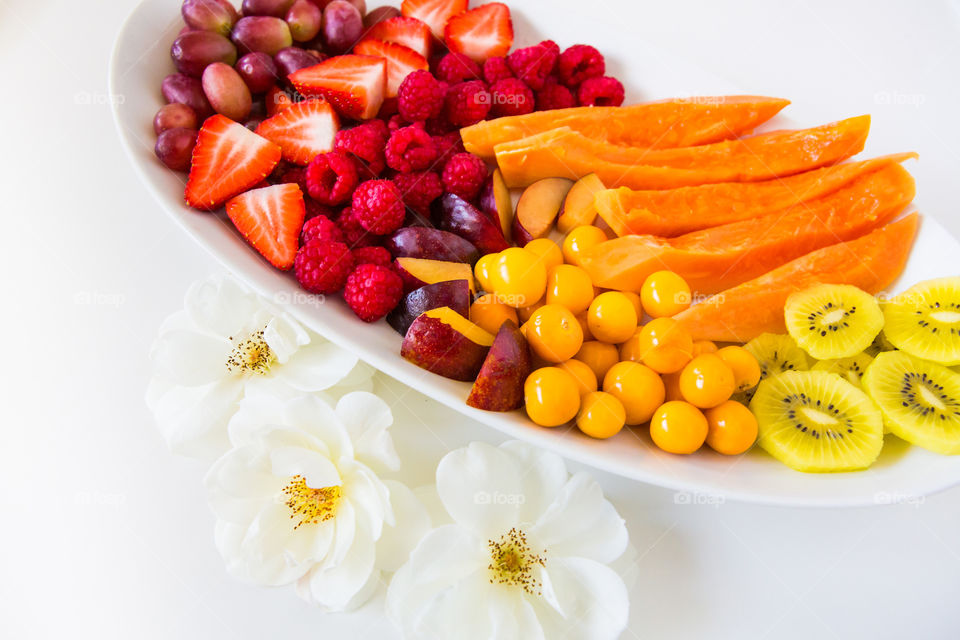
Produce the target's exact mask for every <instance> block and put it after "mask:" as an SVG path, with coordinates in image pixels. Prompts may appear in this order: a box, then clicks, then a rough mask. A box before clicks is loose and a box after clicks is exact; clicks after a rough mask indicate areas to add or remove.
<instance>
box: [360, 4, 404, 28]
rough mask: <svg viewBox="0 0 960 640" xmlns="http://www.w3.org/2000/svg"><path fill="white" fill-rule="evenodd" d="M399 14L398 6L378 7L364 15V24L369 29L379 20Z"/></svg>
mask: <svg viewBox="0 0 960 640" xmlns="http://www.w3.org/2000/svg"><path fill="white" fill-rule="evenodd" d="M399 15H400V9H397V8H396V7H386V6H385V7H377V8H376V9H371V10H370V13H368V14H367V15H365V16H363V26H364V28H365V29H369V28H370V27H372V26H373V25H375V24H377V23H378V22H383V21H384V20H389V19H390V18H396V17H397V16H399Z"/></svg>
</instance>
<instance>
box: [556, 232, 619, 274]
mask: <svg viewBox="0 0 960 640" xmlns="http://www.w3.org/2000/svg"><path fill="white" fill-rule="evenodd" d="M607 240H608V238H607V234H606V233H605V232H604V230H603V229H601V228H600V227H595V226H593V225H589V224H588V225H583V226H582V227H576V228H574V229H572V230H571V231H570V233H568V234H567V237H566V238H564V239H563V259H564V260H565V261H566V262H567V264H574V265H577V266H578V267H579V266H580V256H582V255H583V254H584V253H586V252H587V251H589V250H590V249H592V248H594V247H595V246H597V245H598V244H600V243H601V242H606V241H607Z"/></svg>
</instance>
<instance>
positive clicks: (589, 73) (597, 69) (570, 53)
mask: <svg viewBox="0 0 960 640" xmlns="http://www.w3.org/2000/svg"><path fill="white" fill-rule="evenodd" d="M604 71H606V63H605V62H604V60H603V56H602V55H600V52H599V51H597V50H596V49H594V48H593V47H591V46H590V45H588V44H575V45H573V46H572V47H569V48H568V49H567V50H566V51H564V52H563V53H561V54H560V61H559V62H558V63H557V74H558V75H559V76H560V82H562V83H563V84H565V85H566V86H568V87H571V88H572V87H576V86H578V85H579V84H580V83H582V82H583V81H584V80H587V79H588V78H599V77H600V76H602V75H603V72H604Z"/></svg>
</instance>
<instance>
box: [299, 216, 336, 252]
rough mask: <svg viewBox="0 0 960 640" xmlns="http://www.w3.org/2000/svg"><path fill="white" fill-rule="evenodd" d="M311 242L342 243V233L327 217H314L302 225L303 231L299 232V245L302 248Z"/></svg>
mask: <svg viewBox="0 0 960 640" xmlns="http://www.w3.org/2000/svg"><path fill="white" fill-rule="evenodd" d="M311 240H323V241H325V242H343V231H340V227H338V226H337V225H336V224H335V223H334V222H333V220H331V219H330V218H328V217H327V216H324V215H319V216H314V217H313V218H310V219H309V220H307V221H306V222H304V223H303V229H302V230H301V231H300V245H301V246H303V245H305V244H307V243H308V242H310V241H311Z"/></svg>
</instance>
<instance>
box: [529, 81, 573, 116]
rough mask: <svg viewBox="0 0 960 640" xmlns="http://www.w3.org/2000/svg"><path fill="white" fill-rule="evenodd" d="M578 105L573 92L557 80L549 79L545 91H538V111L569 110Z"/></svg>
mask: <svg viewBox="0 0 960 640" xmlns="http://www.w3.org/2000/svg"><path fill="white" fill-rule="evenodd" d="M576 104H577V99H576V98H575V97H574V96H573V92H572V91H570V89H567V88H566V87H565V86H563V85H562V84H560V83H559V82H557V80H556V79H555V78H547V82H546V84H544V85H543V89H540V91H537V111H549V110H551V109H568V108H570V107H572V106H574V105H576Z"/></svg>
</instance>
